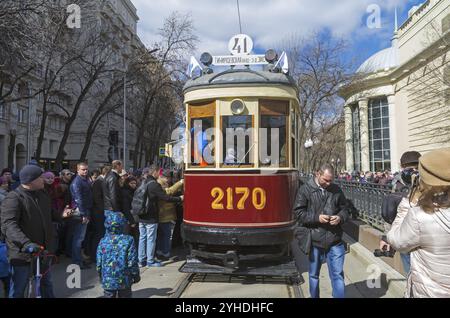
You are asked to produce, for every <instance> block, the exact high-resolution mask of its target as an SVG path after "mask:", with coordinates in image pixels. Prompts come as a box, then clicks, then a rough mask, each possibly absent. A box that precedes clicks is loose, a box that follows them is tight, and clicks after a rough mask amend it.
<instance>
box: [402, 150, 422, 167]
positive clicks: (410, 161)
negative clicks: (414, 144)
mask: <svg viewBox="0 0 450 318" xmlns="http://www.w3.org/2000/svg"><path fill="white" fill-rule="evenodd" d="M421 156H422V155H421V154H420V152H417V151H407V152H405V153H404V154H403V155H402V157H401V158H400V164H401V165H402V166H407V165H417V164H419V158H420V157H421Z"/></svg>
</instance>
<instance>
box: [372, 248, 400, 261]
mask: <svg viewBox="0 0 450 318" xmlns="http://www.w3.org/2000/svg"><path fill="white" fill-rule="evenodd" d="M373 255H374V256H375V257H390V258H393V257H394V255H395V250H394V249H393V248H391V249H390V250H389V251H388V250H387V247H386V246H385V247H384V248H383V249H382V250H380V249H377V250H375V251H374V252H373Z"/></svg>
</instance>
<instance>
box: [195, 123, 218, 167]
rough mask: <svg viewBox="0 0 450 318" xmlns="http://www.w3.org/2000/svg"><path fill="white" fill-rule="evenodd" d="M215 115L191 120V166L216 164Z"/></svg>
mask: <svg viewBox="0 0 450 318" xmlns="http://www.w3.org/2000/svg"><path fill="white" fill-rule="evenodd" d="M213 127H214V117H208V118H193V119H192V120H191V166H193V167H202V168H203V167H211V166H214V164H215V159H214V158H215V154H214V129H213Z"/></svg>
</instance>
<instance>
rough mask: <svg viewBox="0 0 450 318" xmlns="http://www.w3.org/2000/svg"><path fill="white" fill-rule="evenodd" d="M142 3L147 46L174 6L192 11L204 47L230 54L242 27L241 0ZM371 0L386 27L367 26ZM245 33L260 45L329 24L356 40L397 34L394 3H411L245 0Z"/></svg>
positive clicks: (141, 28) (400, 1) (401, 1)
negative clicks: (393, 30) (230, 40)
mask: <svg viewBox="0 0 450 318" xmlns="http://www.w3.org/2000/svg"><path fill="white" fill-rule="evenodd" d="M132 1H133V3H134V4H135V6H136V7H137V9H138V15H139V17H140V22H139V25H138V32H139V35H140V37H141V39H142V41H143V42H144V44H146V45H147V46H150V47H151V46H152V44H153V43H154V42H156V41H158V34H157V33H158V29H159V28H160V27H161V26H162V25H163V23H164V19H165V18H166V17H168V16H169V15H170V14H171V13H172V12H173V11H178V12H180V13H182V14H186V13H190V14H191V15H192V18H193V21H194V25H195V28H196V31H197V35H198V37H199V38H200V43H199V44H198V52H203V51H209V52H211V53H213V54H227V53H228V50H227V44H228V40H229V39H230V38H231V37H232V36H233V35H235V34H237V33H239V23H238V16H237V7H236V1H235V0H132ZM370 4H377V5H379V6H380V8H381V18H382V28H381V29H379V30H369V29H368V28H367V27H366V26H362V25H363V24H364V23H365V22H364V21H366V20H367V17H368V16H369V14H368V13H367V12H366V10H367V7H368V6H369V5H370ZM240 5H241V17H242V26H243V33H246V34H248V35H250V36H251V37H252V38H253V40H254V42H255V45H256V46H258V47H262V48H270V47H274V46H276V44H277V43H280V40H282V39H284V38H287V37H289V36H290V35H292V34H296V35H297V36H302V35H307V34H308V33H310V32H311V31H313V30H320V29H323V28H327V29H329V30H330V31H331V32H333V34H335V35H337V36H342V37H346V38H349V39H350V38H351V39H352V40H353V41H355V40H356V38H358V37H364V36H372V37H373V36H375V37H379V38H383V39H384V37H385V36H386V34H392V30H390V29H389V28H391V26H392V25H393V17H394V13H393V9H394V7H395V6H396V5H398V6H399V8H400V9H403V8H404V7H406V6H407V1H406V0H339V1H336V0H314V1H310V0H240Z"/></svg>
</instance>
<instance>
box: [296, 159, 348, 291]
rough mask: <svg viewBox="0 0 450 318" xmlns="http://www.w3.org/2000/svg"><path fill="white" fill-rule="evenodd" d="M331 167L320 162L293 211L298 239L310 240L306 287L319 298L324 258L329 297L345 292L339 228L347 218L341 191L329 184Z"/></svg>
mask: <svg viewBox="0 0 450 318" xmlns="http://www.w3.org/2000/svg"><path fill="white" fill-rule="evenodd" d="M333 180H334V169H333V168H332V167H331V166H330V165H324V166H322V167H321V169H320V170H319V171H318V172H317V173H316V176H315V177H314V178H312V179H311V180H309V181H308V182H307V183H305V184H304V185H303V186H302V187H301V188H300V190H299V191H298V194H297V198H296V201H295V207H294V211H295V214H296V217H297V220H298V224H299V227H300V228H299V229H298V232H299V233H300V232H301V233H303V234H305V235H302V237H297V238H298V239H299V243H300V245H301V244H302V241H304V240H307V239H308V236H309V235H310V237H309V239H310V240H311V246H310V247H308V248H307V250H306V252H307V253H309V261H310V264H309V290H310V293H311V297H312V298H319V297H320V290H319V274H320V268H321V266H322V263H323V262H324V261H325V260H326V262H327V264H328V268H329V273H330V279H331V285H332V287H333V297H335V298H343V297H344V295H345V292H344V289H345V282H344V256H345V246H344V243H343V242H342V232H343V231H342V227H341V225H342V224H343V223H345V222H346V221H347V220H348V218H349V211H348V206H347V201H346V199H345V196H344V193H343V192H342V190H341V189H340V188H339V187H338V186H337V185H336V184H333Z"/></svg>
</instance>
